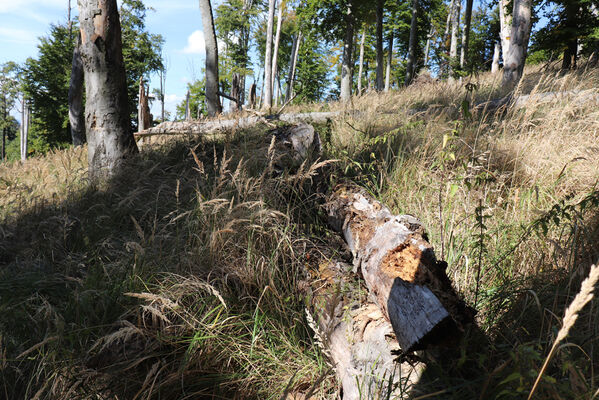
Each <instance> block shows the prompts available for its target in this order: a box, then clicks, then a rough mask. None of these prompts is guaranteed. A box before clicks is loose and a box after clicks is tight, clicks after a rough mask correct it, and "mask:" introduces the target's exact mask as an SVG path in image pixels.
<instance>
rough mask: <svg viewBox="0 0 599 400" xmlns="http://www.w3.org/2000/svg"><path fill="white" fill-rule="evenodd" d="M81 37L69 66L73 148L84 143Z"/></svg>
mask: <svg viewBox="0 0 599 400" xmlns="http://www.w3.org/2000/svg"><path fill="white" fill-rule="evenodd" d="M80 43H81V35H79V36H78V38H77V39H76V41H75V48H74V49H73V61H72V65H71V81H70V84H69V94H68V98H69V124H70V126H71V138H72V140H73V146H81V145H82V144H83V143H85V120H84V112H83V63H82V62H81V52H80V50H79V46H80Z"/></svg>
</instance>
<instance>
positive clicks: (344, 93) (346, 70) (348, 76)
mask: <svg viewBox="0 0 599 400" xmlns="http://www.w3.org/2000/svg"><path fill="white" fill-rule="evenodd" d="M354 19H355V18H354V15H353V11H352V7H351V5H349V6H348V7H347V12H346V14H345V37H344V38H343V61H342V63H341V91H340V95H339V97H340V100H341V101H342V102H348V101H349V100H350V98H351V88H352V82H353V80H352V66H353V45H354Z"/></svg>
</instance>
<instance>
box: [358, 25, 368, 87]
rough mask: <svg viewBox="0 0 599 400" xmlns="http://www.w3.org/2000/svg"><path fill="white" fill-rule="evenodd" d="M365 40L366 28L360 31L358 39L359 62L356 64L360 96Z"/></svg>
mask: <svg viewBox="0 0 599 400" xmlns="http://www.w3.org/2000/svg"><path fill="white" fill-rule="evenodd" d="M365 40H366V27H364V28H363V29H362V39H360V61H359V62H358V95H361V94H362V73H363V71H364V41H365Z"/></svg>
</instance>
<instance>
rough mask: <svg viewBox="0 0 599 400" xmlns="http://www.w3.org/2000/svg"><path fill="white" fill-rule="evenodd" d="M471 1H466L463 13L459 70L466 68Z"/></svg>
mask: <svg viewBox="0 0 599 400" xmlns="http://www.w3.org/2000/svg"><path fill="white" fill-rule="evenodd" d="M472 4H473V0H466V11H465V13H464V31H463V32H462V51H461V53H460V68H462V69H463V68H464V67H465V66H466V61H467V59H468V46H469V43H470V25H471V22H472Z"/></svg>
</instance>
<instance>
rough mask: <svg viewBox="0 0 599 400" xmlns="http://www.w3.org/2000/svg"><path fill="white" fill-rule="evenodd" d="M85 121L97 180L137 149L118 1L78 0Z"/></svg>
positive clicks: (91, 165) (110, 172)
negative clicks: (132, 127)
mask: <svg viewBox="0 0 599 400" xmlns="http://www.w3.org/2000/svg"><path fill="white" fill-rule="evenodd" d="M79 26H80V31H81V48H80V50H81V60H82V62H83V69H84V71H85V88H86V107H85V117H86V118H85V119H86V125H87V126H86V128H87V142H88V161H89V172H90V176H91V178H92V179H96V178H100V177H103V176H110V175H113V174H114V173H115V172H116V171H117V169H118V167H119V166H120V164H121V163H122V161H123V159H124V158H126V157H127V156H128V155H130V154H132V153H136V152H137V146H136V144H135V140H134V139H133V133H132V132H131V131H130V129H129V110H128V106H127V104H128V103H127V79H126V75H125V66H124V64H123V53H122V43H121V25H120V22H119V13H118V8H117V4H116V0H79Z"/></svg>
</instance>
